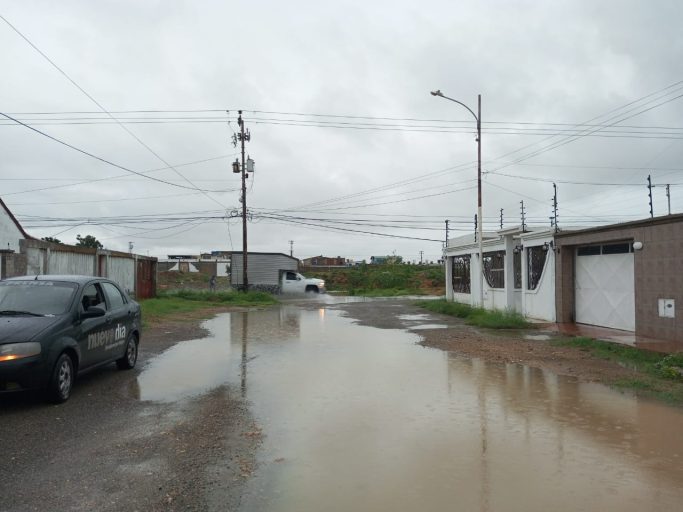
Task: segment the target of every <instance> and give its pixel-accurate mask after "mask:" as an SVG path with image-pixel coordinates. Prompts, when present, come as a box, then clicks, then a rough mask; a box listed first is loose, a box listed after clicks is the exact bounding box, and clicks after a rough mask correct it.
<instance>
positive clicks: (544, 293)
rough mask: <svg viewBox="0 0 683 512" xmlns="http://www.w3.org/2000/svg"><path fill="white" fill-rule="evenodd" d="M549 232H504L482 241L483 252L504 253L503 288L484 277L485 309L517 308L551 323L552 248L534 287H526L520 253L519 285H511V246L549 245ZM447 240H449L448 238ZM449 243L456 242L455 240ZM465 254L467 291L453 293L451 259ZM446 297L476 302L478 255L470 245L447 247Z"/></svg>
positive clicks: (552, 302) (550, 235)
mask: <svg viewBox="0 0 683 512" xmlns="http://www.w3.org/2000/svg"><path fill="white" fill-rule="evenodd" d="M552 240H553V237H552V234H550V233H549V232H547V231H543V232H536V233H533V232H530V233H524V234H518V235H515V237H514V238H513V236H511V235H506V236H504V237H502V238H501V239H499V240H498V241H495V242H494V241H491V240H487V241H486V242H485V244H484V254H486V253H488V252H495V251H503V250H504V251H506V255H505V279H504V281H505V288H491V287H490V286H489V285H488V283H487V282H486V279H484V307H485V308H486V309H503V310H512V311H517V312H519V313H521V314H523V315H524V316H526V317H529V318H533V319H537V320H545V321H550V322H554V321H555V318H556V315H555V257H554V254H553V251H552V250H549V251H548V255H547V257H546V261H545V266H544V268H543V274H542V276H541V280H540V282H539V283H538V286H537V287H536V289H534V290H528V289H527V277H526V274H527V251H526V249H525V250H524V251H523V252H522V260H521V266H522V288H521V289H515V288H514V274H513V270H512V267H513V260H514V256H513V249H514V247H515V245H518V244H523V245H524V247H525V248H526V247H534V246H542V245H543V244H544V243H548V244H550V242H551V241H552ZM449 242H450V241H449ZM453 242H455V243H457V240H454V241H453ZM463 254H469V255H470V256H471V257H470V290H471V293H470V294H463V293H455V292H454V291H453V289H452V285H451V272H450V271H449V269H451V268H452V258H453V257H454V256H458V255H463ZM446 257H447V261H446V298H447V300H455V301H457V302H464V303H467V304H471V305H473V306H477V305H479V272H480V268H481V267H480V264H479V254H478V248H477V247H474V246H468V247H463V248H462V249H460V250H458V249H457V248H456V247H454V246H450V247H449V248H448V250H447V253H446Z"/></svg>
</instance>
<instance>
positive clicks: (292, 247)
mask: <svg viewBox="0 0 683 512" xmlns="http://www.w3.org/2000/svg"><path fill="white" fill-rule="evenodd" d="M289 255H290V256H292V257H294V240H290V241H289Z"/></svg>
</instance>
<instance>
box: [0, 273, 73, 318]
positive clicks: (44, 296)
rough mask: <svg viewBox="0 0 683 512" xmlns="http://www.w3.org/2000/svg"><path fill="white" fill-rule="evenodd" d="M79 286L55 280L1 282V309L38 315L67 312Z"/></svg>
mask: <svg viewBox="0 0 683 512" xmlns="http://www.w3.org/2000/svg"><path fill="white" fill-rule="evenodd" d="M77 288H78V286H77V285H76V284H75V283H62V282H53V281H4V282H1V283H0V311H26V312H29V313H34V314H37V315H61V314H62V313H65V312H66V311H67V309H68V308H69V306H71V301H72V299H73V296H74V294H75V293H76V289H77Z"/></svg>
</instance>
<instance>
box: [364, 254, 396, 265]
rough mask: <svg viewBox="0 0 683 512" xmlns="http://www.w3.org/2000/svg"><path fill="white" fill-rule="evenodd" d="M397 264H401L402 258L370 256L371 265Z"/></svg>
mask: <svg viewBox="0 0 683 512" xmlns="http://www.w3.org/2000/svg"><path fill="white" fill-rule="evenodd" d="M398 263H403V256H396V255H391V256H370V264H372V265H396V264H398Z"/></svg>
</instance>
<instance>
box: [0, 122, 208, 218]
mask: <svg viewBox="0 0 683 512" xmlns="http://www.w3.org/2000/svg"><path fill="white" fill-rule="evenodd" d="M0 116H4V117H6V118H7V119H10V120H12V121H14V122H15V123H17V124H20V125H22V126H25V127H26V128H28V129H29V130H32V131H34V132H35V133H38V134H39V135H42V136H43V137H47V138H48V139H50V140H52V141H54V142H57V143H58V144H62V145H63V146H66V147H68V148H70V149H73V150H74V151H78V152H79V153H82V154H84V155H86V156H89V157H90V158H94V159H95V160H99V161H100V162H102V163H105V164H108V165H111V166H112V167H116V168H117V169H121V170H122V171H126V172H129V173H131V174H135V175H137V176H140V177H142V178H147V179H149V180H152V181H157V182H159V183H164V184H165V185H170V186H172V187H179V188H184V189H187V190H196V191H198V192H222V191H221V190H202V189H198V188H197V187H186V186H183V185H178V184H176V183H172V182H170V181H166V180H162V179H159V178H155V177H153V176H148V175H146V174H142V173H141V172H138V171H134V170H132V169H129V168H127V167H124V166H122V165H119V164H115V163H114V162H112V161H110V160H107V159H106V158H102V157H100V156H97V155H93V154H92V153H89V152H88V151H86V150H84V149H80V148H78V147H76V146H74V145H72V144H69V143H68V142H65V141H63V140H60V139H58V138H57V137H54V136H52V135H49V134H47V133H45V132H42V131H40V130H38V129H37V128H34V127H32V126H29V125H27V124H25V123H22V122H21V121H19V120H17V119H15V118H13V117H12V116H9V115H7V114H5V113H3V112H0ZM5 195H9V194H5ZM221 206H222V205H221Z"/></svg>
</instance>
